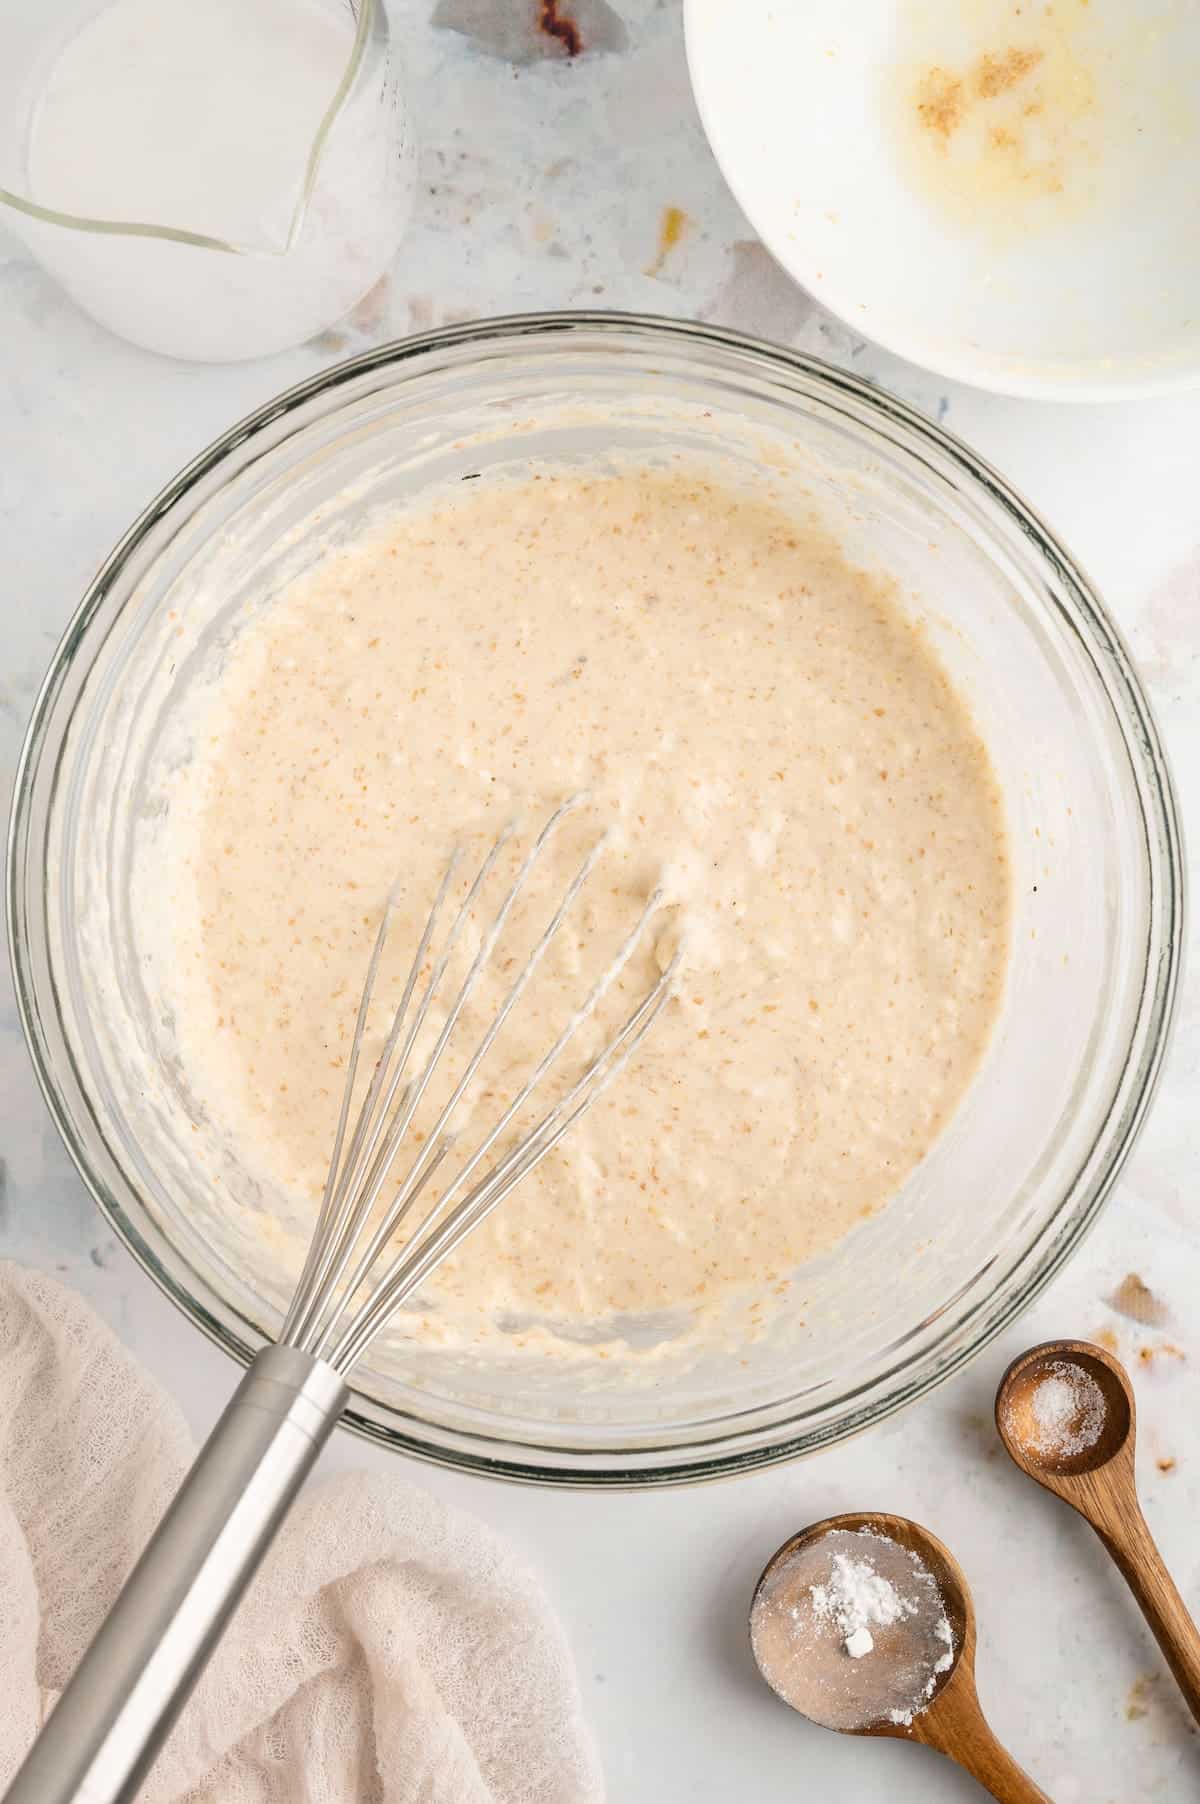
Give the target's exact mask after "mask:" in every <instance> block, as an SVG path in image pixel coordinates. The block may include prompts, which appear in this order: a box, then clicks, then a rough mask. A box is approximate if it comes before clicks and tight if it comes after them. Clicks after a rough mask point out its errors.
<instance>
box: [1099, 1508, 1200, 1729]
mask: <svg viewBox="0 0 1200 1804" xmlns="http://www.w3.org/2000/svg"><path fill="white" fill-rule="evenodd" d="M1088 1520H1089V1522H1091V1524H1092V1527H1093V1528H1094V1529H1095V1531H1096V1533H1097V1534H1098V1535H1099V1536H1100V1539H1101V1540H1102V1541H1103V1542H1104V1545H1105V1546H1106V1547H1107V1548H1108V1551H1109V1553H1111V1555H1112V1557H1113V1559H1114V1560H1115V1561H1116V1563H1117V1565H1118V1566H1119V1567H1120V1569H1121V1572H1122V1573H1123V1574H1124V1577H1125V1582H1126V1583H1127V1584H1128V1586H1129V1589H1130V1590H1131V1591H1132V1592H1133V1595H1134V1597H1135V1598H1136V1599H1137V1601H1138V1604H1139V1606H1140V1608H1141V1612H1142V1615H1143V1616H1144V1617H1145V1618H1146V1621H1147V1622H1148V1623H1149V1624H1150V1627H1151V1628H1152V1629H1153V1631H1154V1638H1155V1640H1156V1641H1157V1642H1158V1645H1159V1647H1160V1648H1161V1649H1162V1651H1163V1656H1164V1658H1165V1659H1166V1662H1167V1665H1168V1666H1169V1667H1170V1668H1171V1671H1172V1672H1173V1673H1174V1675H1175V1682H1176V1684H1177V1685H1178V1686H1179V1689H1180V1691H1182V1693H1183V1695H1184V1697H1185V1698H1186V1700H1187V1705H1188V1709H1189V1710H1190V1711H1191V1713H1192V1715H1193V1716H1194V1717H1195V1719H1196V1721H1197V1722H1200V1629H1197V1627H1196V1624H1195V1623H1194V1621H1193V1620H1192V1617H1191V1614H1190V1613H1189V1611H1188V1607H1187V1605H1186V1604H1185V1603H1184V1601H1183V1599H1182V1597H1180V1595H1179V1592H1178V1590H1177V1589H1176V1585H1175V1581H1174V1579H1173V1578H1172V1577H1171V1575H1170V1573H1169V1572H1168V1571H1167V1569H1166V1567H1165V1565H1164V1564H1163V1557H1162V1555H1161V1554H1160V1553H1159V1551H1158V1547H1157V1544H1156V1542H1155V1540H1154V1536H1153V1535H1152V1534H1151V1533H1150V1530H1149V1528H1148V1527H1147V1525H1146V1518H1145V1517H1144V1516H1143V1515H1142V1512H1141V1509H1140V1508H1139V1506H1138V1505H1137V1504H1136V1503H1133V1504H1130V1503H1126V1504H1125V1506H1124V1508H1123V1509H1122V1510H1121V1511H1120V1513H1119V1514H1117V1513H1115V1512H1109V1511H1105V1512H1104V1514H1103V1515H1101V1516H1096V1517H1093V1516H1089V1517H1088Z"/></svg>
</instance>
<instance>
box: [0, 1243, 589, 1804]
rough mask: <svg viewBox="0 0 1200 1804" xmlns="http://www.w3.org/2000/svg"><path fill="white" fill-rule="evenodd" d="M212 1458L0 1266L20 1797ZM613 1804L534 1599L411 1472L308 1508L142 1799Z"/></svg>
mask: <svg viewBox="0 0 1200 1804" xmlns="http://www.w3.org/2000/svg"><path fill="white" fill-rule="evenodd" d="M231 1376H232V1373H231ZM191 1454H192V1447H191V1442H190V1439H189V1436H188V1432H187V1429H186V1427H185V1425H184V1422H183V1420H182V1418H181V1416H180V1414H179V1412H178V1410H177V1409H176V1408H175V1406H174V1404H173V1403H172V1402H171V1401H170V1400H169V1399H168V1398H167V1397H166V1396H164V1394H163V1393H162V1392H161V1391H160V1390H159V1389H158V1387H157V1385H155V1384H154V1382H153V1381H152V1380H151V1379H150V1378H149V1377H148V1376H147V1375H146V1373H145V1372H143V1371H141V1370H140V1369H139V1368H138V1367H137V1365H136V1364H135V1363H134V1361H133V1360H132V1359H131V1358H130V1356H129V1354H128V1353H127V1352H126V1351H125V1350H124V1348H123V1347H122V1346H121V1345H120V1344H119V1342H118V1341H116V1340H115V1339H114V1337H113V1336H112V1334H110V1333H109V1331H108V1330H107V1328H105V1327H104V1326H103V1324H102V1323H101V1322H99V1321H98V1320H97V1318H96V1317H95V1316H94V1315H93V1314H92V1312H91V1310H90V1309H89V1308H88V1306H87V1305H86V1304H85V1303H84V1302H83V1301H82V1299H81V1298H79V1297H77V1296H75V1295H74V1294H73V1293H72V1292H70V1291H68V1290H65V1289H63V1287H62V1286H61V1285H59V1284H56V1283H55V1282H54V1281H53V1280H51V1279H49V1278H46V1277H43V1276H42V1275H41V1274H39V1273H36V1272H31V1271H26V1270H23V1269H21V1268H19V1267H17V1266H13V1265H5V1264H0V1792H2V1791H3V1789H4V1786H5V1784H6V1783H7V1781H8V1779H9V1778H10V1777H11V1775H12V1772H13V1771H14V1769H15V1768H16V1766H17V1764H18V1762H19V1760H20V1758H21V1756H22V1755H23V1753H24V1752H25V1750H26V1748H27V1747H28V1745H29V1743H30V1742H31V1741H32V1739H33V1737H34V1734H35V1732H36V1730H37V1728H38V1725H39V1724H40V1723H41V1722H42V1720H43V1719H44V1717H45V1716H46V1714H47V1712H48V1711H49V1709H50V1708H51V1706H52V1705H53V1703H54V1700H55V1697H56V1695H57V1693H58V1691H59V1689H60V1688H61V1686H62V1685H63V1683H64V1681H65V1680H66V1679H67V1677H68V1676H69V1674H70V1672H71V1670H72V1668H73V1667H74V1665H75V1662H76V1661H77V1660H78V1658H79V1656H80V1654H81V1653H82V1651H83V1649H84V1647H85V1646H86V1644H87V1643H88V1641H89V1640H90V1638H91V1636H92V1635H93V1633H94V1632H95V1630H96V1628H97V1626H98V1624H99V1623H100V1620H101V1618H102V1617H103V1615H104V1613H105V1611H106V1610H107V1608H108V1606H109V1604H110V1603H111V1602H112V1600H113V1598H114V1597H115V1595H116V1592H117V1589H118V1587H119V1585H120V1583H121V1580H122V1577H123V1576H124V1574H125V1573H126V1572H127V1571H128V1569H129V1567H130V1565H131V1564H132V1562H133V1560H134V1558H135V1556H136V1555H137V1553H138V1552H139V1550H140V1549H141V1547H142V1546H143V1544H144V1542H145V1541H146V1539H147V1537H148V1535H149V1534H150V1531H151V1529H152V1528H153V1527H154V1524H155V1523H156V1522H157V1520H158V1518H159V1516H160V1515H161V1514H162V1511H163V1509H164V1507H165V1505H166V1503H167V1502H168V1500H169V1498H170V1497H171V1495H172V1493H173V1492H174V1491H175V1489H176V1487H177V1485H178V1483H179V1480H180V1478H181V1477H182V1475H183V1472H184V1470H185V1469H186V1467H187V1465H188V1464H189V1462H190V1459H191ZM602 1796H603V1784H602V1781H601V1778H600V1772H599V1767H598V1764H597V1759H596V1754H595V1751H594V1748H593V1745H592V1742H591V1739H590V1736H589V1734H588V1732H587V1729H586V1727H585V1726H584V1724H583V1721H582V1719H581V1716H580V1704H579V1696H578V1692H577V1690H576V1685H575V1677H574V1671H573V1667H572V1663H571V1657H570V1654H569V1652H568V1649H567V1645H566V1642H565V1640H564V1637H563V1633H562V1630H561V1629H560V1627H559V1626H558V1624H557V1622H556V1621H555V1619H554V1617H553V1615H552V1614H551V1611H550V1608H549V1606H548V1603H547V1601H546V1599H545V1597H544V1596H543V1594H542V1592H541V1589H540V1587H539V1585H538V1583H537V1580H536V1579H535V1578H534V1577H533V1575H532V1574H531V1573H530V1572H529V1571H528V1570H527V1569H526V1568H525V1566H524V1565H523V1564H522V1563H521V1561H520V1559H519V1558H518V1557H517V1556H516V1554H515V1553H514V1552H513V1551H512V1549H511V1548H509V1547H508V1546H506V1544H505V1543H504V1542H503V1541H502V1540H501V1539H500V1538H499V1537H498V1536H496V1535H495V1534H493V1533H492V1531H491V1530H490V1529H488V1528H486V1527H484V1526H483V1525H482V1524H481V1523H479V1522H476V1521H474V1520H473V1519H472V1518H471V1517H469V1516H466V1515H462V1514H460V1513H459V1512H458V1511H456V1510H452V1509H449V1508H447V1507H446V1506H445V1505H443V1504H441V1503H439V1502H437V1501H435V1500H434V1499H433V1498H431V1497H429V1496H427V1495H426V1494H425V1493H424V1492H423V1491H422V1490H421V1489H420V1488H419V1487H418V1486H417V1485H413V1484H410V1483H408V1482H407V1481H406V1480H405V1479H404V1478H403V1477H401V1476H400V1469H399V1467H398V1468H397V1472H396V1475H395V1476H394V1477H393V1476H385V1477H380V1476H373V1475H372V1476H367V1475H358V1476H347V1477H342V1478H338V1479H333V1480H329V1481H326V1482H324V1483H322V1482H320V1481H319V1480H318V1481H316V1482H314V1483H313V1484H312V1486H311V1487H310V1489H308V1490H307V1491H306V1492H304V1493H303V1495H302V1496H301V1499H300V1501H299V1503H298V1504H297V1506H296V1508H295V1510H294V1511H293V1513H292V1515H291V1517H290V1518H289V1520H288V1522H287V1523H286V1524H285V1527H284V1530H283V1533H282V1535H281V1537H280V1539H279V1541H278V1542H277V1544H276V1546H275V1547H274V1549H273V1550H272V1552H271V1554H270V1555H269V1556H268V1559H267V1562H266V1565H265V1567H264V1568H263V1571H262V1572H261V1573H260V1575H259V1577H258V1579H257V1580H256V1582H255V1584H254V1586H253V1588H252V1590H251V1591H250V1593H249V1595H248V1596H247V1598H246V1600H245V1601H244V1603H243V1604H242V1606H241V1608H240V1610H239V1611H238V1613H237V1615H236V1617H235V1618H234V1621H233V1625H232V1627H231V1629H230V1631H229V1633H228V1635H227V1636H226V1638H225V1640H224V1642H223V1643H222V1645H221V1646H220V1648H219V1649H218V1651H217V1654H216V1656H215V1658H214V1660H213V1662H212V1664H211V1666H210V1667H209V1669H208V1671H207V1673H206V1674H205V1676H204V1678H203V1679H202V1680H201V1682H200V1685H199V1687H198V1689H197V1691H196V1693H195V1694H194V1696H193V1698H192V1700H191V1702H190V1704H189V1705H188V1707H187V1709H186V1711H185V1712H184V1715H183V1716H182V1718H181V1719H180V1722H179V1724H178V1725H177V1727H176V1729H175V1731H174V1733H173V1735H172V1736H171V1738H170V1740H169V1742H168V1743H167V1746H166V1747H165V1749H164V1750H163V1752H162V1754H161V1755H160V1757H159V1759H158V1762H157V1764H156V1766H155V1768H154V1770H153V1772H152V1774H151V1777H150V1779H149V1780H148V1781H147V1784H146V1786H145V1788H144V1790H143V1793H142V1797H143V1798H144V1799H145V1800H147V1801H150V1800H153V1801H154V1804H166V1801H167V1800H171V1799H185V1798H186V1799H187V1800H189V1804H275V1801H276V1800H278V1801H279V1804H418V1801H419V1804H594V1801H596V1800H599V1799H601V1798H602Z"/></svg>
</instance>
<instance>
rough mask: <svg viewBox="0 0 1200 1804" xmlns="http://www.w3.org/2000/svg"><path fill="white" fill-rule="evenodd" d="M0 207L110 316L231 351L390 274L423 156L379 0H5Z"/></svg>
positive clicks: (137, 331) (344, 306)
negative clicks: (45, 0)
mask: <svg viewBox="0 0 1200 1804" xmlns="http://www.w3.org/2000/svg"><path fill="white" fill-rule="evenodd" d="M0 33H2V34H3V40H4V42H5V45H6V51H7V54H6V55H5V57H4V58H3V59H0V217H2V218H3V220H4V223H5V224H6V225H8V226H9V227H10V228H11V229H12V230H13V231H14V232H15V233H16V235H17V236H18V237H20V238H21V239H22V240H23V241H24V242H25V244H26V245H27V246H28V247H29V249H30V250H31V251H32V253H33V255H34V256H35V257H36V258H37V260H38V261H39V263H41V264H42V265H43V267H44V268H45V269H46V270H48V271H49V272H50V273H51V274H52V275H54V276H55V277H56V278H57V280H58V281H59V282H60V283H61V284H62V286H63V287H64V288H65V289H66V290H67V292H68V293H69V294H70V295H71V296H72V297H73V298H74V299H75V300H76V301H77V302H78V303H79V305H80V306H81V307H82V308H84V309H85V311H86V312H88V313H90V314H92V315H93V317H94V318H96V319H98V320H100V321H101V322H102V323H103V324H104V325H106V326H108V327H109V328H110V329H111V330H112V331H114V332H117V333H119V334H120V335H121V336H122V337H124V338H128V339H131V340H132V341H133V342H134V343H136V344H141V345H145V346H146V347H148V348H149V349H151V350H155V351H161V352H164V353H166V354H167V355H171V356H176V357H189V358H197V359H201V360H211V361H226V360H234V359H238V358H245V357H255V356H262V355H265V354H267V353H269V352H271V351H276V350H281V349H283V348H284V347H285V346H287V345H291V344H296V343H298V342H300V341H301V340H302V339H304V338H308V337H310V336H311V335H312V334H313V333H315V332H319V331H321V330H322V329H323V328H324V327H326V326H328V325H330V324H332V322H333V321H334V320H336V319H339V318H340V317H341V316H342V315H343V314H344V313H346V312H347V311H348V310H349V308H351V307H352V306H353V305H354V303H355V302H356V301H357V300H359V299H360V298H361V297H362V296H363V295H364V294H365V293H366V292H367V291H368V290H369V289H370V288H371V287H372V286H373V285H374V283H375V282H376V281H377V280H378V278H379V276H380V274H381V273H382V271H383V270H384V269H385V268H386V267H387V265H388V263H389V262H390V260H391V257H392V255H393V253H394V251H395V248H396V245H397V243H398V242H399V240H400V237H401V235H402V234H403V231H404V229H405V226H406V225H407V222H408V216H409V213H410V210H411V204H412V194H413V188H414V181H415V168H414V164H415V158H414V154H413V146H412V138H411V133H410V130H409V124H408V117H407V113H406V110H405V107H404V104H403V99H402V95H401V90H400V71H399V67H398V58H397V55H396V50H395V45H394V43H393V41H392V38H391V34H390V32H389V28H388V22H387V17H386V14H385V11H384V7H383V4H382V0H59V3H58V4H57V5H51V6H46V7H31V6H29V5H28V3H27V0H0Z"/></svg>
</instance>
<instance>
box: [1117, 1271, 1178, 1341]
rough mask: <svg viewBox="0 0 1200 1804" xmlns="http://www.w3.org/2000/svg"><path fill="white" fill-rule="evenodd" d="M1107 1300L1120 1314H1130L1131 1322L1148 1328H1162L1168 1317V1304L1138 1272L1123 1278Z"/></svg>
mask: <svg viewBox="0 0 1200 1804" xmlns="http://www.w3.org/2000/svg"><path fill="white" fill-rule="evenodd" d="M1107 1302H1108V1306H1109V1308H1110V1309H1115V1310H1116V1312H1117V1314H1118V1315H1124V1316H1128V1317H1129V1320H1130V1321H1131V1322H1140V1323H1141V1324H1142V1325H1143V1327H1146V1328H1161V1327H1162V1325H1163V1323H1164V1322H1165V1321H1166V1319H1167V1313H1168V1312H1167V1306H1166V1304H1165V1303H1164V1302H1163V1301H1162V1299H1161V1298H1160V1297H1156V1296H1155V1294H1154V1292H1153V1291H1152V1290H1151V1289H1150V1286H1149V1285H1148V1284H1147V1283H1146V1282H1145V1280H1144V1279H1142V1278H1140V1277H1139V1276H1138V1274H1137V1272H1130V1273H1129V1274H1128V1276H1127V1277H1125V1278H1122V1280H1121V1282H1120V1283H1119V1284H1118V1285H1117V1288H1116V1289H1115V1290H1114V1291H1113V1293H1112V1296H1111V1297H1109V1298H1107Z"/></svg>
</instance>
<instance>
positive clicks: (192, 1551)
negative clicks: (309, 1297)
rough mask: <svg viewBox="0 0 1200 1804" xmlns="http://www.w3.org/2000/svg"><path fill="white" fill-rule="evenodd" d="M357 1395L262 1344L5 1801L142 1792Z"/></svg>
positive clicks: (108, 1800) (127, 1796) (70, 1800)
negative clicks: (296, 1500)
mask: <svg viewBox="0 0 1200 1804" xmlns="http://www.w3.org/2000/svg"><path fill="white" fill-rule="evenodd" d="M348 1396H349V1392H348V1391H347V1389H346V1386H345V1385H344V1384H343V1382H342V1380H341V1378H340V1377H339V1375H338V1374H337V1372H335V1371H334V1369H333V1367H332V1366H329V1365H326V1364H325V1362H324V1361H323V1360H319V1359H313V1358H312V1357H311V1356H310V1355H309V1354H307V1353H301V1352H299V1351H298V1350H297V1349H296V1348H294V1347H268V1348H266V1349H265V1351H263V1352H262V1353H260V1354H259V1355H258V1357H257V1358H256V1359H255V1360H254V1361H253V1363H252V1364H251V1366H250V1368H249V1370H248V1371H247V1373H246V1375H245V1377H244V1378H243V1379H242V1382H241V1384H240V1385H239V1386H238V1388H237V1390H236V1392H235V1393H234V1395H233V1397H232V1399H231V1400H230V1403H229V1405H228V1407H227V1408H226V1410H225V1413H224V1414H223V1415H222V1417H221V1419H220V1421H219V1422H218V1423H217V1425H216V1427H215V1428H214V1429H213V1432H212V1434H211V1435H210V1436H209V1438H208V1440H207V1441H206V1442H205V1444H204V1446H203V1448H202V1449H201V1451H200V1453H199V1455H198V1457H197V1459H196V1462H195V1464H194V1465H193V1467H192V1469H191V1471H190V1472H189V1473H188V1475H187V1477H186V1478H185V1479H184V1481H183V1484H182V1486H181V1487H180V1490H179V1492H178V1495H177V1496H176V1497H175V1499H174V1501H173V1502H172V1504H171V1505H170V1508H169V1509H168V1510H167V1513H166V1515H165V1516H164V1517H163V1519H162V1521H161V1523H160V1524H159V1526H158V1528H157V1529H156V1530H155V1532H154V1534H153V1536H152V1537H151V1540H150V1542H149V1543H148V1545H147V1547H146V1550H145V1552H144V1553H143V1554H142V1557H141V1559H140V1560H139V1561H138V1563H137V1565H136V1566H135V1567H134V1569H133V1571H132V1572H131V1573H130V1575H129V1578H128V1579H127V1580H126V1583H125V1586H124V1589H123V1590H122V1592H121V1594H120V1596H119V1597H118V1599H117V1601H116V1603H115V1604H114V1606H113V1608H112V1610H111V1612H110V1613H109V1616H108V1618H107V1620H106V1621H105V1622H104V1624H103V1626H102V1627H101V1629H100V1631H99V1633H98V1634H97V1636H96V1638H95V1640H94V1641H93V1642H92V1644H91V1646H90V1647H89V1648H88V1650H87V1652H86V1653H85V1655H84V1656H83V1659H82V1660H81V1661H80V1663H79V1666H78V1668H77V1670H76V1672H75V1674H74V1676H73V1677H72V1679H71V1681H70V1683H69V1684H68V1686H67V1688H66V1690H65V1691H64V1692H63V1694H62V1696H61V1697H60V1698H59V1700H58V1703H57V1704H56V1705H55V1707H54V1709H53V1711H52V1712H51V1714H50V1717H49V1719H48V1721H47V1723H46V1726H45V1728H44V1729H43V1730H42V1733H41V1735H40V1736H39V1737H38V1740H37V1741H36V1742H35V1743H34V1745H33V1748H32V1750H31V1751H30V1753H29V1755H28V1757H27V1759H26V1760H25V1762H24V1764H23V1765H22V1767H21V1769H20V1771H19V1772H18V1773H17V1776H16V1778H15V1779H14V1780H13V1783H12V1785H11V1786H10V1788H9V1790H8V1791H7V1793H6V1794H5V1804H126V1801H127V1800H131V1799H133V1797H134V1796H135V1794H136V1792H137V1789H138V1787H139V1786H140V1784H141V1782H142V1780H143V1779H144V1778H145V1776H146V1773H147V1771H148V1770H149V1767H150V1764H151V1762H152V1761H153V1759H154V1756H155V1755H156V1753H157V1752H158V1750H159V1748H160V1746H161V1745H162V1742H163V1741H164V1739H165V1738H166V1735H167V1733H168V1731H169V1730H170V1728H171V1725H172V1724H173V1723H174V1721H175V1718H176V1717H177V1716H178V1714H179V1711H180V1710H181V1709H182V1707H183V1705H184V1703H185V1702H186V1700H187V1697H188V1694H189V1693H190V1691H191V1689H192V1687H193V1686H194V1684H195V1683H196V1680H197V1679H198V1678H199V1676H200V1674H201V1672H202V1671H203V1670H204V1667H205V1664H206V1663H207V1661H208V1659H209V1656H210V1655H211V1654H212V1651H213V1649H214V1647H215V1646H216V1644H217V1642H218V1641H219V1639H220V1637H221V1635H222V1633H223V1631H224V1629H225V1627H226V1625H227V1623H228V1621H229V1618H230V1616H231V1615H232V1614H233V1611H234V1609H235V1608H236V1606H237V1604H238V1602H239V1601H240V1599H241V1597H242V1595H243V1593H244V1592H245V1590H246V1587H247V1586H248V1585H249V1583H250V1580H251V1579H252V1578H253V1576H254V1574H255V1572H256V1571H257V1569H258V1566H259V1564H260V1562H261V1561H262V1558H263V1555H264V1554H265V1553H266V1551H267V1549H268V1547H269V1546H270V1545H271V1542H272V1541H273V1539H274V1538H275V1534H276V1532H277V1531H278V1529H279V1526H280V1524H281V1522H282V1521H283V1518H284V1516H285V1515H286V1514H287V1512H288V1509H289V1508H290V1506H291V1504H292V1502H293V1500H294V1498H295V1497H296V1494H297V1492H298V1491H299V1490H300V1487H301V1485H302V1484H303V1483H304V1480H305V1478H306V1477H307V1475H308V1473H309V1471H310V1470H311V1468H312V1466H313V1464H314V1462H315V1461H316V1458H317V1455H318V1454H319V1453H320V1451H321V1449H322V1447H323V1446H324V1445H325V1442H326V1441H327V1440H328V1439H329V1436H330V1434H331V1433H332V1431H333V1428H334V1425H335V1424H336V1422H337V1420H338V1417H339V1416H340V1415H341V1413H342V1410H343V1409H344V1407H345V1405H346V1402H347V1399H348Z"/></svg>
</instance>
